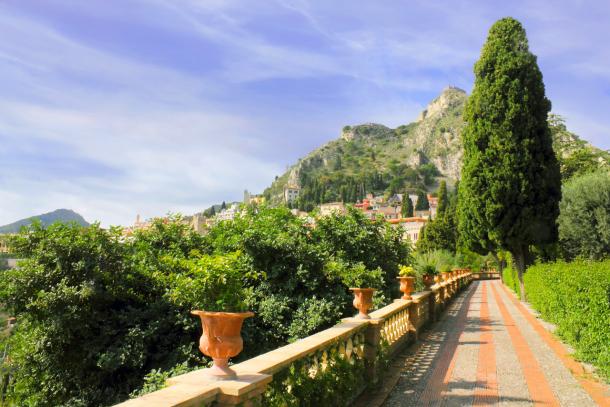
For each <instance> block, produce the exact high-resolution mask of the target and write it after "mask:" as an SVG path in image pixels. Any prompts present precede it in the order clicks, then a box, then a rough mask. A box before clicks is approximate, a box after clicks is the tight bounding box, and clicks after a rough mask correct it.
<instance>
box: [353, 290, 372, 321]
mask: <svg viewBox="0 0 610 407" xmlns="http://www.w3.org/2000/svg"><path fill="white" fill-rule="evenodd" d="M350 291H353V292H354V302H353V304H354V308H356V309H357V310H358V315H357V316H356V318H360V319H370V318H371V317H370V316H369V310H370V309H371V308H372V307H373V294H374V293H375V291H376V290H375V289H374V288H350Z"/></svg>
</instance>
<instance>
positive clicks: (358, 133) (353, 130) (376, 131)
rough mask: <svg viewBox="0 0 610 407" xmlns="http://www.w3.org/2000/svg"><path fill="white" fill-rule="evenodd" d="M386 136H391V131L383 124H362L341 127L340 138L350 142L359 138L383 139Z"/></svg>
mask: <svg viewBox="0 0 610 407" xmlns="http://www.w3.org/2000/svg"><path fill="white" fill-rule="evenodd" d="M388 134H393V130H392V129H390V128H389V127H387V126H384V125H383V124H378V123H364V124H359V125H356V126H345V127H343V130H342V131H341V138H342V139H343V140H345V141H351V140H353V139H355V138H360V137H370V138H375V137H385V136H387V135H388Z"/></svg>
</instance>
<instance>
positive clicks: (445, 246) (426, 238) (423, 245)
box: [417, 181, 458, 252]
mask: <svg viewBox="0 0 610 407" xmlns="http://www.w3.org/2000/svg"><path fill="white" fill-rule="evenodd" d="M457 198H458V195H457V191H455V193H452V194H449V193H448V192H447V186H446V184H445V181H442V182H441V185H440V188H439V194H438V207H437V213H436V217H435V218H434V219H432V220H430V221H428V223H427V224H426V226H425V227H424V228H422V230H421V231H420V237H419V240H418V241H417V249H418V250H420V251H424V252H426V251H431V250H448V251H451V252H455V251H456V250H457V242H458V235H457V214H456V210H457Z"/></svg>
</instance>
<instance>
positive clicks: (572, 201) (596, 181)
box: [557, 172, 610, 260]
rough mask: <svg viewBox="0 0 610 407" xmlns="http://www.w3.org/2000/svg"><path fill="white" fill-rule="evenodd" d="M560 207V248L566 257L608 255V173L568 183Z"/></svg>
mask: <svg viewBox="0 0 610 407" xmlns="http://www.w3.org/2000/svg"><path fill="white" fill-rule="evenodd" d="M559 208H560V215H559V218H558V219H557V223H558V225H559V245H560V247H561V250H562V252H563V255H564V257H565V258H567V259H574V258H576V257H581V258H589V259H593V260H601V259H603V258H605V257H608V256H610V173H608V172H599V173H594V174H588V175H585V176H582V177H580V178H575V179H572V180H570V181H569V182H567V183H566V184H565V186H564V187H563V198H562V200H561V203H560V204H559Z"/></svg>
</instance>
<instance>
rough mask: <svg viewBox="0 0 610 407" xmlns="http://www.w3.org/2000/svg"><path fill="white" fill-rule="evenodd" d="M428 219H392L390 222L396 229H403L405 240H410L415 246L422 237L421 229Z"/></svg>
mask: <svg viewBox="0 0 610 407" xmlns="http://www.w3.org/2000/svg"><path fill="white" fill-rule="evenodd" d="M427 221H428V219H426V218H421V217H413V218H400V219H391V220H389V221H388V222H390V223H391V224H392V225H394V226H396V227H401V228H402V229H403V239H407V238H408V239H409V240H410V241H411V242H412V243H413V244H415V243H416V242H417V240H418V239H419V237H420V233H421V228H422V227H424V225H425V224H426V222H427Z"/></svg>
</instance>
